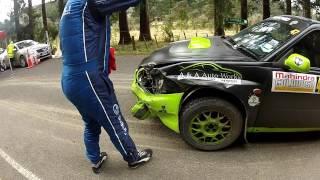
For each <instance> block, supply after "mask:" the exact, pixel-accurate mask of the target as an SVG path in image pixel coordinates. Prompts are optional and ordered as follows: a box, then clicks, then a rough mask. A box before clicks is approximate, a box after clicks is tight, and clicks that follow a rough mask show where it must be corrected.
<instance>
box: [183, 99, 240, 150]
mask: <svg viewBox="0 0 320 180" xmlns="http://www.w3.org/2000/svg"><path fill="white" fill-rule="evenodd" d="M242 127H243V118H242V115H241V113H240V111H239V110H238V109H237V108H236V107H235V106H234V105H233V104H231V103H229V102H228V101H225V100H222V99H219V98H210V97H206V98H200V99H195V100H193V101H191V102H189V103H188V104H187V105H185V106H184V108H183V110H182V112H181V119H180V132H181V136H182V138H183V139H184V140H185V141H186V142H187V143H188V144H189V145H191V146H193V147H195V148H197V149H200V150H205V151H214V150H219V149H223V148H226V147H228V146H230V145H231V144H233V143H234V142H235V141H236V140H237V139H238V137H239V136H240V134H241V132H242Z"/></svg>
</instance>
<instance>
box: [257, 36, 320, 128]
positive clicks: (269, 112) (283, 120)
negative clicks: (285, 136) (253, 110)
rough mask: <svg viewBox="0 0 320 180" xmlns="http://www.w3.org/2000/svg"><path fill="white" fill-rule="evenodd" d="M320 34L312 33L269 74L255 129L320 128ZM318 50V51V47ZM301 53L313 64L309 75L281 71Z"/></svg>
mask: <svg viewBox="0 0 320 180" xmlns="http://www.w3.org/2000/svg"><path fill="white" fill-rule="evenodd" d="M319 45H320V31H319V30H315V31H312V32H310V33H308V34H307V35H306V36H305V37H303V38H302V39H301V40H300V41H299V42H298V43H296V44H295V45H294V46H292V47H291V48H289V50H288V51H287V52H286V53H284V54H285V55H284V56H283V57H281V58H279V59H276V61H277V62H275V63H274V66H272V67H270V69H269V71H268V73H267V74H266V79H267V89H266V90H265V92H264V95H263V98H262V103H261V106H260V109H259V113H258V118H257V120H256V123H255V125H254V126H255V127H261V128H278V131H300V130H312V129H314V128H320V90H319V88H320V81H319V77H320V69H319V67H320V48H318V47H319ZM317 46H318V47H317ZM293 53H297V54H301V55H303V56H305V57H307V58H308V59H309V60H310V62H311V70H310V71H309V72H308V73H296V72H292V71H289V70H285V69H283V68H280V67H279V66H278V65H279V63H284V59H286V58H287V57H288V56H289V55H290V54H293Z"/></svg>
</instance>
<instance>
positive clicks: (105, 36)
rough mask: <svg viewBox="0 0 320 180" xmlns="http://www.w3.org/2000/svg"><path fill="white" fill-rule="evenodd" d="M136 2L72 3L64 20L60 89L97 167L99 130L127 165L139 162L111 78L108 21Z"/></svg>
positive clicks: (96, 0)
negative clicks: (76, 117) (72, 108)
mask: <svg viewBox="0 0 320 180" xmlns="http://www.w3.org/2000/svg"><path fill="white" fill-rule="evenodd" d="M138 3H139V0H68V2H67V4H66V6H65V9H64V12H63V15H62V17H61V21H60V40H61V49H62V54H63V72H62V80H61V83H62V90H63V92H64V94H65V96H66V97H67V98H68V99H69V100H70V101H71V102H72V103H73V104H74V105H75V106H76V108H77V109H78V111H79V112H80V114H81V116H82V119H83V121H84V124H85V130H84V143H85V146H86V151H87V157H88V159H89V160H90V161H91V162H92V163H93V164H96V163H97V162H98V161H99V160H100V147H99V137H100V134H101V127H103V128H104V129H105V130H106V131H107V133H108V134H109V136H110V138H111V141H112V143H113V144H114V145H115V147H116V148H117V149H118V151H119V152H120V153H121V155H122V156H123V158H124V160H125V161H127V162H129V163H130V162H134V161H136V160H137V159H138V152H137V149H136V146H135V144H134V142H133V141H132V139H131V137H130V136H129V133H128V126H127V123H126V122H125V120H124V118H123V116H122V114H121V111H120V109H119V105H118V102H117V98H116V96H115V93H114V88H113V84H112V82H111V81H110V79H109V77H108V60H109V48H110V34H111V33H110V21H109V17H110V15H111V14H112V13H113V12H117V11H121V10H126V9H127V8H129V7H130V6H135V5H137V4H138Z"/></svg>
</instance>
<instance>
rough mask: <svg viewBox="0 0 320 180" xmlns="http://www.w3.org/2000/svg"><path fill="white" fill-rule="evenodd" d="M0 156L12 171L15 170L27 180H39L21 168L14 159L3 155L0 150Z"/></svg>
mask: <svg viewBox="0 0 320 180" xmlns="http://www.w3.org/2000/svg"><path fill="white" fill-rule="evenodd" d="M0 156H1V157H2V158H3V159H4V160H6V161H7V162H8V163H9V164H10V165H11V166H12V167H13V168H14V169H16V170H17V171H18V172H19V173H20V174H21V175H23V176H24V177H25V178H27V179H28V180H40V178H38V177H37V176H36V175H34V174H33V173H32V172H31V171H29V170H27V169H25V168H24V167H22V166H21V165H20V164H19V163H17V162H16V161H15V160H14V159H12V158H11V157H10V156H9V155H8V154H7V153H5V152H4V151H3V150H2V149H0Z"/></svg>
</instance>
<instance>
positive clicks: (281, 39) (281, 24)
mask: <svg viewBox="0 0 320 180" xmlns="http://www.w3.org/2000/svg"><path fill="white" fill-rule="evenodd" d="M303 24H304V23H303V22H302V21H299V20H295V19H288V20H285V21H281V20H273V19H272V20H267V21H263V22H261V23H258V24H256V25H253V26H251V27H249V28H247V29H245V30H243V31H241V32H240V33H238V34H236V35H235V36H233V37H232V40H233V42H234V43H233V44H234V46H235V47H239V46H241V47H243V48H246V49H247V50H249V51H251V52H252V53H254V54H255V55H256V56H257V57H259V59H262V58H263V57H265V56H267V55H268V54H270V53H272V52H273V51H275V50H276V49H278V48H279V47H281V46H282V45H283V44H285V43H287V42H288V41H289V40H290V39H291V38H293V37H294V36H296V35H297V34H299V33H300V32H302V31H303V30H304V29H305V28H306V26H304V25H303Z"/></svg>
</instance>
